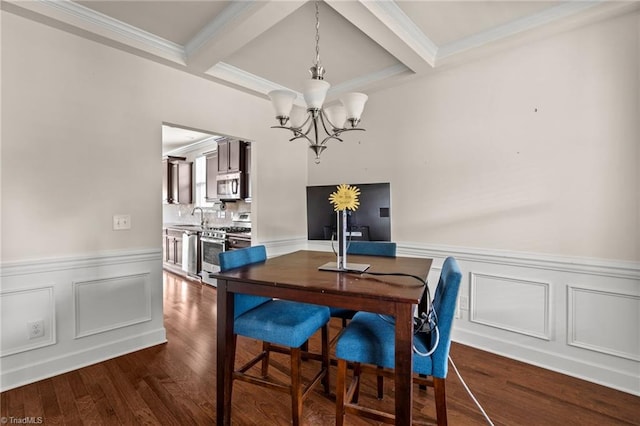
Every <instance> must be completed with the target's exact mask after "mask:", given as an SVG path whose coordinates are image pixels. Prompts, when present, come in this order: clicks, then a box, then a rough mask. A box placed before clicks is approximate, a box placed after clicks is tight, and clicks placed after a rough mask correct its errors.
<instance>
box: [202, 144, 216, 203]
mask: <svg viewBox="0 0 640 426" xmlns="http://www.w3.org/2000/svg"><path fill="white" fill-rule="evenodd" d="M205 158H206V165H207V166H206V167H207V177H206V182H205V183H206V185H205V187H206V194H205V198H206V200H207V201H215V200H217V199H218V182H217V179H216V178H217V176H218V151H213V152H209V153H206V154H205Z"/></svg>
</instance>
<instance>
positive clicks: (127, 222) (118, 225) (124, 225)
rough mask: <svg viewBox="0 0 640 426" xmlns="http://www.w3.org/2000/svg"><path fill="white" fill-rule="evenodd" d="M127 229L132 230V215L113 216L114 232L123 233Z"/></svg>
mask: <svg viewBox="0 0 640 426" xmlns="http://www.w3.org/2000/svg"><path fill="white" fill-rule="evenodd" d="M125 229H131V215H130V214H115V215H113V230H114V231H123V230H125Z"/></svg>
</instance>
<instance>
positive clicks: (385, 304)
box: [211, 250, 432, 425]
mask: <svg viewBox="0 0 640 426" xmlns="http://www.w3.org/2000/svg"><path fill="white" fill-rule="evenodd" d="M335 260H336V256H335V254H333V253H331V252H322V251H308V250H301V251H296V252H293V253H289V254H285V255H282V256H277V257H272V258H269V259H267V261H265V262H260V263H255V264H251V265H247V266H244V267H241V268H236V269H232V270H228V271H225V272H218V273H215V274H211V277H212V278H216V279H217V281H218V287H217V288H218V290H217V291H218V295H217V300H218V301H217V303H218V315H217V316H218V324H217V361H216V362H217V365H216V374H217V395H216V403H217V406H216V420H217V421H216V424H218V425H230V424H231V413H230V407H231V380H232V372H233V368H234V359H233V356H232V353H233V351H232V349H234V348H233V345H234V339H233V320H234V316H233V312H234V297H233V296H234V293H244V294H254V295H261V296H268V297H272V298H279V299H287V300H294V301H298V302H304V303H314V304H317V305H327V306H334V307H341V308H348V309H352V310H356V311H369V312H377V313H381V314H387V315H393V316H394V317H395V318H396V322H395V331H396V333H395V338H396V341H395V362H396V365H395V376H394V380H395V415H396V424H397V425H410V424H411V421H412V413H411V411H412V410H411V408H412V401H413V387H412V361H413V351H412V343H413V313H414V307H415V306H416V305H417V304H418V303H419V302H420V298H421V296H422V293H423V292H424V285H422V283H421V282H420V281H418V280H416V279H414V278H412V277H409V276H397V275H369V274H367V273H364V274H360V273H351V272H332V271H324V270H319V269H318V267H319V266H322V265H324V264H325V263H327V262H331V261H335ZM347 261H348V264H349V263H359V264H369V265H370V267H369V269H367V271H366V272H375V273H390V274H392V273H403V274H408V275H414V276H417V277H420V278H422V279H423V280H425V281H426V279H427V276H428V274H429V270H430V269H431V263H432V259H425V258H415V257H379V256H356V255H349V256H348V259H347ZM348 264H347V266H348Z"/></svg>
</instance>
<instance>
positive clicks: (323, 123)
mask: <svg viewBox="0 0 640 426" xmlns="http://www.w3.org/2000/svg"><path fill="white" fill-rule="evenodd" d="M319 115H320V121H321V122H322V128H323V129H324V132H325V133H326V134H327V135H331V134H333V130H332V131H329V130H327V123H329V125H330V126H331V128H332V129H335V128H336V127H335V126H334V125H333V123H332V122H331V120H329V117H327V116H326V115H325V113H324V110H320V112H319ZM325 120H326V121H327V123H325Z"/></svg>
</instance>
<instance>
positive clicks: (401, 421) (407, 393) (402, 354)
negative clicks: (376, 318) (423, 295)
mask: <svg viewBox="0 0 640 426" xmlns="http://www.w3.org/2000/svg"><path fill="white" fill-rule="evenodd" d="M396 312H397V314H396V347H395V350H396V366H395V386H396V401H395V403H396V425H399V426H402V425H406V426H409V425H411V422H412V402H413V386H412V380H411V379H412V374H413V368H412V367H413V318H412V317H413V306H412V305H410V304H406V303H403V304H399V305H398V306H397V309H396Z"/></svg>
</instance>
